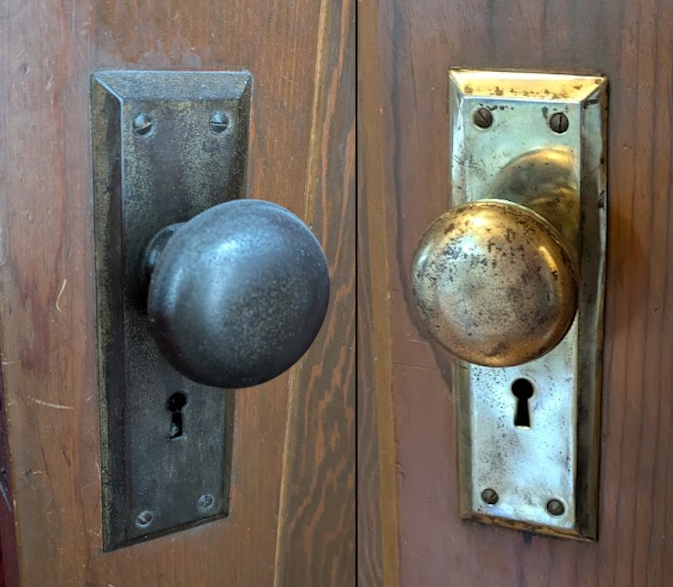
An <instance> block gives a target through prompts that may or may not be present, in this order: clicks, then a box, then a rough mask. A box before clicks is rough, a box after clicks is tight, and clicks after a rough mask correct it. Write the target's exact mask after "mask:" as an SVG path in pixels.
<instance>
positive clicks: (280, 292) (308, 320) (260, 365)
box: [146, 199, 329, 389]
mask: <svg viewBox="0 0 673 587" xmlns="http://www.w3.org/2000/svg"><path fill="white" fill-rule="evenodd" d="M162 241H164V242H162ZM146 258H147V260H148V264H149V271H151V280H150V288H149V295H148V314H149V320H150V327H151V331H152V335H153V337H154V339H155V341H156V343H157V345H158V347H159V349H160V350H161V352H162V353H163V355H164V357H165V358H166V360H167V361H168V362H169V363H170V364H171V366H172V367H173V368H175V369H176V370H177V371H179V372H180V373H182V374H183V375H184V376H186V377H188V378H189V379H192V380H194V381H196V382H198V383H201V384H204V385H210V386H214V387H221V388H234V389H235V388H242V387H249V386H252V385H257V384H260V383H264V382H265V381H268V380H270V379H273V378H274V377H276V376H278V375H280V374H281V373H283V372H284V371H285V370H287V369H288V368H290V367H291V366H292V365H293V364H294V363H296V362H297V361H298V360H299V359H300V358H301V356H302V355H303V354H304V353H305V352H306V350H307V349H308V348H309V346H310V345H311V343H312V342H313V340H314V339H315V337H316V336H317V334H318V331H319V330H320V327H321V326H322V323H323V320H324V318H325V313H326V311H327V304H328V301H329V271H328V266H327V260H326V259H325V255H324V253H323V251H322V248H321V247H320V244H319V243H318V241H317V240H316V238H315V237H314V236H313V234H312V233H311V231H310V230H309V228H308V227H307V226H306V225H305V224H304V223H303V222H302V221H301V220H300V219H299V218H297V217H296V216H295V215H294V214H292V213H291V212H290V211H288V210H286V209H285V208H283V207H281V206H278V205H277V204H273V203H271V202H265V201H262V200H245V199H244V200H233V201H230V202H226V203H223V204H220V205H218V206H214V207H212V208H209V209H208V210H206V211H204V212H203V213H201V214H199V215H198V216H195V217H194V218H192V219H191V220H190V221H189V222H187V223H185V224H183V225H175V226H172V227H168V228H167V229H164V231H162V232H161V233H159V234H158V235H157V236H156V237H155V239H154V241H153V244H151V245H150V248H149V250H148V253H147V256H146Z"/></svg>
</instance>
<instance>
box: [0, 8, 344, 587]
mask: <svg viewBox="0 0 673 587" xmlns="http://www.w3.org/2000/svg"><path fill="white" fill-rule="evenodd" d="M330 6H331V3H329V2H326V1H325V2H322V3H319V2H314V1H312V0H301V1H298V2H293V3H287V2H275V1H272V0H268V1H267V0H262V1H257V2H245V1H243V0H237V1H232V2H222V1H220V0H194V1H192V2H187V3H186V2H182V1H179V0H149V1H143V2H141V1H138V0H121V1H117V2H112V1H109V0H94V1H92V2H91V1H86V0H72V1H70V0H69V1H67V2H66V1H65V0H36V1H35V2H30V3H26V2H23V1H21V0H5V1H4V2H3V3H2V6H0V55H2V59H1V60H0V74H1V76H0V77H1V78H2V80H3V82H2V84H0V190H1V191H2V194H1V195H2V204H1V205H0V234H1V243H0V318H1V319H0V346H1V348H2V351H3V355H2V356H3V366H4V388H5V396H4V400H5V407H6V416H7V430H8V435H9V441H10V446H11V450H12V454H11V470H10V477H11V485H12V489H13V492H14V499H15V505H16V508H15V510H16V518H15V529H16V540H17V544H18V563H19V565H18V566H19V570H20V574H21V585H22V586H24V587H26V586H27V587H32V586H36V587H38V586H39V587H43V586H45V585H85V586H88V587H107V586H108V585H112V586H115V587H126V586H131V585H142V586H143V587H151V586H152V585H161V586H164V587H173V586H175V587H178V586H185V587H194V586H195V585H198V586H199V587H201V586H204V587H205V586H208V585H223V584H226V585H231V586H241V587H247V586H250V585H272V584H274V581H275V580H277V578H276V571H275V567H276V542H277V540H279V539H281V538H283V537H284V535H282V534H279V532H278V529H279V528H278V519H279V518H278V508H279V503H280V497H281V496H280V494H281V479H282V478H283V470H282V467H283V465H284V464H285V465H286V466H287V467H289V468H290V470H293V471H296V470H298V469H299V468H300V467H301V466H303V465H302V464H300V460H301V459H303V458H308V457H309V456H310V457H311V458H313V457H314V456H315V454H316V453H315V452H312V451H311V448H310V447H316V446H317V445H318V443H319V442H321V441H322V439H321V437H320V436H317V435H316V434H317V432H318V430H316V429H314V428H310V429H307V430H304V431H303V434H302V437H301V442H302V447H301V448H302V451H301V452H297V453H296V454H288V455H286V457H285V458H281V457H282V455H283V451H284V448H285V439H286V436H287V434H286V425H287V424H290V425H294V424H296V423H297V424H298V423H301V422H303V421H304V420H305V419H306V418H307V417H308V416H304V417H303V418H298V417H297V415H296V414H293V413H292V412H288V409H287V406H288V399H289V398H290V397H293V393H294V395H296V394H297V393H306V394H307V397H310V398H316V397H318V396H319V395H320V393H321V391H322V390H321V389H318V386H319V385H324V384H325V379H324V378H308V377H304V376H303V375H299V373H308V372H311V371H312V370H313V369H314V366H313V362H314V361H315V362H316V363H323V364H325V365H340V366H343V373H342V378H341V379H340V380H339V381H336V382H333V386H332V388H331V389H332V392H333V393H334V395H335V397H336V396H338V395H339V394H341V395H342V396H343V397H342V398H341V400H342V403H341V404H339V408H341V407H342V404H343V403H347V398H348V397H350V395H349V393H352V392H350V391H349V390H350V389H351V387H352V384H351V383H350V381H349V377H350V373H349V371H348V367H347V366H345V365H346V363H347V360H348V359H347V358H348V356H349V355H348V352H350V351H348V350H347V349H348V348H349V346H350V345H351V343H350V342H349V341H348V336H352V325H348V324H346V318H344V317H343V316H341V315H339V316H336V315H335V313H336V312H337V311H343V307H344V306H347V304H348V299H349V295H351V294H349V291H348V279H349V278H348V277H347V276H345V272H347V271H349V269H352V263H353V251H352V245H349V244H348V243H346V242H345V240H343V239H347V238H348V234H349V232H348V231H349V230H352V229H351V228H349V222H352V220H351V219H350V218H349V216H348V209H349V208H348V205H347V202H352V198H347V197H346V196H345V195H344V196H343V200H342V199H341V198H342V193H341V188H342V184H343V180H342V179H340V180H339V182H338V184H337V185H334V182H335V181H336V179H335V178H336V177H338V176H339V174H340V173H343V171H340V170H344V169H346V170H348V167H349V165H352V163H348V161H347V158H348V157H351V158H352V157H353V153H352V148H351V149H350V150H348V149H347V150H346V151H344V152H343V153H340V155H341V158H340V159H338V158H335V157H333V156H332V152H333V150H334V149H337V151H338V145H339V143H338V141H339V140H341V138H342V137H341V135H342V134H343V132H344V129H342V128H340V127H339V125H341V124H346V122H347V117H348V113H347V112H346V111H344V110H342V109H341V108H342V106H341V105H335V104H332V103H330V104H329V108H326V109H325V110H324V111H320V110H319V109H315V107H314V95H315V94H316V92H318V93H320V92H323V91H324V90H323V88H322V87H319V86H318V85H317V84H321V83H323V82H324V81H325V80H332V76H337V77H338V76H339V75H342V73H341V72H339V71H338V67H337V65H338V64H337V63H335V62H334V61H332V60H327V61H326V62H325V63H324V65H323V66H322V67H323V68H324V69H323V71H322V73H321V74H320V75H319V76H317V77H316V67H317V59H316V56H317V54H318V51H319V47H321V49H320V50H322V51H326V52H327V53H328V54H331V52H332V51H339V52H341V53H342V54H343V56H344V58H343V60H342V61H340V62H339V63H342V62H343V63H345V62H346V61H347V56H348V55H349V54H350V53H349V52H350V51H351V48H350V47H349V46H348V42H349V41H348V37H345V38H342V37H341V36H339V35H336V36H334V35H332V34H329V32H328V33H325V34H327V40H326V41H322V45H321V44H320V43H321V42H320V41H319V37H320V26H321V19H320V14H321V10H322V11H323V14H324V13H325V11H326V10H327V8H329V7H330ZM325 22H328V21H325ZM101 67H120V68H129V67H134V68H141V69H143V68H173V69H177V68H186V69H192V68H203V69H220V68H222V69H223V68H246V69H249V70H250V71H251V72H252V73H253V76H254V89H253V113H252V126H251V143H250V157H249V172H248V186H247V187H248V194H249V195H250V196H251V197H257V198H264V199H270V200H272V201H275V202H277V203H280V204H282V205H284V206H286V207H288V208H290V209H291V210H292V211H294V212H295V213H297V214H298V215H299V216H304V214H305V213H307V211H308V213H309V214H315V216H316V218H319V219H320V221H321V222H322V223H324V224H325V226H329V229H328V230H323V231H322V232H321V233H320V234H319V236H320V238H321V239H324V240H323V243H324V244H326V246H327V250H328V254H329V257H330V263H331V271H332V273H333V275H334V274H335V273H337V271H338V272H342V271H343V272H344V275H343V276H341V277H340V278H339V279H337V283H338V284H339V285H340V286H341V290H340V292H339V295H340V296H341V298H340V304H338V305H337V304H334V305H333V306H332V309H331V310H330V315H329V316H328V323H327V324H328V325H327V326H326V327H325V331H324V332H325V333H327V332H329V333H330V334H331V335H332V336H333V337H334V338H333V339H332V340H330V341H329V343H326V342H324V337H325V336H326V334H323V343H322V344H321V345H320V347H319V349H316V350H315V351H312V354H311V355H309V356H308V357H306V358H305V359H304V361H303V363H302V365H301V367H298V368H296V369H295V370H293V371H291V372H290V373H289V374H286V375H284V376H282V377H280V378H278V379H276V380H275V381H273V382H270V383H269V384H267V385H265V386H262V387H260V388H256V389H251V390H247V391H245V392H241V393H240V394H239V398H238V400H237V413H236V424H235V425H236V431H235V445H234V457H233V458H234V479H233V494H232V513H231V515H230V516H229V517H228V518H227V519H225V520H221V521H218V522H216V523H212V524H208V525H205V526H202V527H199V528H195V529H192V530H189V531H186V532H182V533H180V534H177V535H174V536H168V537H165V538H160V539H157V540H152V541H150V542H148V543H145V544H142V545H139V546H135V547H133V548H127V549H123V550H120V551H116V552H113V553H109V554H102V553H101V552H100V547H101V538H100V518H101V514H100V477H99V455H98V446H99V440H98V438H99V430H98V410H97V401H98V397H97V389H96V367H95V366H96V358H95V353H96V347H95V331H94V306H93V304H94V292H93V278H92V271H93V256H92V240H91V193H92V192H91V169H90V148H89V98H88V88H89V75H90V73H91V71H93V70H95V69H97V68H101ZM345 71H346V68H345V67H344V72H343V75H346V73H345ZM343 86H344V89H342V90H341V91H340V92H337V93H339V94H340V95H339V97H341V94H347V93H348V89H347V82H346V81H344V82H343ZM327 95H328V96H331V95H332V94H331V93H328V94H327ZM326 100H327V101H329V98H326ZM327 111H329V112H331V116H332V117H333V119H334V120H333V124H332V129H333V133H334V135H335V136H332V135H331V134H329V133H327V131H325V133H326V136H325V137H324V141H322V142H321V141H315V140H314V139H312V129H314V128H316V125H318V124H322V122H323V121H322V118H320V119H316V120H315V121H314V120H313V118H314V117H322V116H323V115H324V114H325V112H327ZM315 149H318V150H319V153H318V154H315V155H314V154H312V151H313V150H315ZM325 153H327V154H329V155H330V157H331V158H329V159H324V154H325ZM310 160H313V161H316V160H317V161H318V162H319V163H318V169H320V170H321V173H322V172H324V177H325V178H326V185H325V186H323V187H321V192H320V194H321V195H319V196H314V195H313V191H312V190H313V186H310V185H308V183H307V182H308V181H309V178H310V177H311V172H310V171H309V165H308V164H307V162H308V161H310ZM326 194H330V197H331V198H333V201H331V202H330V203H329V205H325V206H323V207H322V208H321V209H319V210H318V212H314V209H315V208H316V206H318V207H319V206H321V205H322V204H321V202H322V199H323V197H325V195H326ZM342 204H343V206H344V208H342ZM351 205H352V204H351ZM332 223H334V225H338V226H340V227H342V231H341V238H342V240H337V236H336V234H335V233H333V232H332V231H333V230H334V228H333V224H332ZM340 275H341V273H340ZM350 299H352V295H351V298H350ZM337 324H338V327H337V326H335V325H337ZM342 336H343V337H344V338H343V339H340V338H339V337H342ZM300 384H301V385H303V388H300V387H298V386H299V385H300ZM289 388H292V389H293V390H294V392H293V393H288V389H289ZM298 390H299V391H298ZM310 401H315V400H310ZM335 401H337V400H336V399H335ZM292 405H293V406H296V405H298V404H292ZM314 405H315V404H311V405H310V406H308V405H307V406H306V407H305V410H306V411H305V413H306V414H308V410H310V409H313V408H314ZM312 417H316V416H315V415H312ZM322 417H323V418H324V422H325V426H330V429H331V427H340V428H342V429H343V435H344V441H343V445H340V446H339V447H337V448H335V449H334V450H333V454H332V455H331V458H332V459H333V460H334V462H343V465H342V466H343V467H344V468H345V469H347V468H348V466H349V465H348V464H347V463H348V460H349V456H348V451H349V450H350V447H349V445H348V443H349V442H350V437H348V435H349V434H351V435H352V428H351V427H349V424H348V422H349V418H350V416H349V415H348V412H347V411H344V412H341V411H339V410H337V409H336V408H335V409H334V410H331V411H329V413H327V414H323V416H322ZM291 433H292V432H291V431H288V434H291ZM305 466H313V465H312V464H306V465H305ZM328 474H329V470H326V468H319V470H318V473H317V475H318V483H319V484H320V483H321V482H322V478H321V476H322V475H328ZM288 479H290V477H288ZM295 480H296V481H298V482H299V483H303V482H304V478H301V477H299V478H297V479H295ZM301 490H302V491H303V490H305V488H304V487H303V486H302V488H301ZM323 501H324V503H323V507H324V508H326V509H327V510H330V509H331V508H334V509H339V508H342V509H344V514H343V520H344V521H346V520H347V517H348V512H347V508H348V503H349V498H348V492H347V491H345V492H344V493H339V494H337V493H336V492H335V493H332V494H329V495H325V497H324V498H323ZM297 507H298V506H297V502H296V501H287V502H286V510H285V516H286V517H287V519H291V518H293V517H294V516H296V515H297V512H296V511H295V510H296V508H297ZM326 519H329V523H328V524H327V526H329V530H330V531H333V532H344V533H345V532H348V525H347V524H346V523H344V525H343V526H342V527H338V526H337V525H334V520H333V519H332V518H327V517H326ZM322 530H323V527H322V526H319V527H318V528H317V529H316V531H315V533H314V536H313V539H314V540H315V542H316V544H320V543H321V542H324V541H327V540H334V541H335V542H339V541H341V542H342V543H344V544H348V538H346V537H345V536H341V535H339V536H338V537H336V538H335V537H334V536H332V535H330V534H324V535H323V534H322ZM302 531H305V530H302ZM3 538H4V539H5V540H6V539H7V538H6V537H3ZM309 546H310V545H307V544H306V543H304V544H300V541H299V540H297V539H294V538H293V540H292V548H290V549H286V550H285V552H284V556H285V557H286V561H285V564H286V566H287V567H288V568H292V565H293V563H292V560H293V557H294V556H297V557H298V558H297V560H298V563H297V564H298V565H299V566H297V569H299V568H301V567H304V566H305V565H306V561H307V560H310V561H311V563H310V566H311V567H313V566H314V565H316V564H319V562H320V559H319V558H315V557H314V554H313V553H311V552H310V551H309V550H308V549H309ZM300 547H301V549H302V552H298V551H297V550H296V549H297V548H300ZM304 551H306V552H304ZM315 556H317V555H315ZM348 557H349V555H348V553H346V554H343V555H342V558H341V559H340V562H341V563H342V564H344V565H346V566H347V565H348V564H351V565H352V564H353V563H352V558H348ZM299 573H301V571H299V570H297V571H296V574H295V576H298V574H299Z"/></svg>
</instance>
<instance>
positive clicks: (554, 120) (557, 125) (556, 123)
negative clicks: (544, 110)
mask: <svg viewBox="0 0 673 587" xmlns="http://www.w3.org/2000/svg"><path fill="white" fill-rule="evenodd" d="M569 124H570V123H569V122H568V117H567V116H566V115H565V114H563V113H562V112H557V113H556V114H553V115H552V117H551V118H550V119H549V126H550V128H551V129H552V130H553V131H554V132H557V133H559V134H561V133H564V132H565V131H567V130H568V125H569Z"/></svg>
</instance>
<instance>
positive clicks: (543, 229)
mask: <svg viewBox="0 0 673 587" xmlns="http://www.w3.org/2000/svg"><path fill="white" fill-rule="evenodd" d="M574 265H575V264H574V261H573V255H571V253H569V248H568V247H567V246H566V245H565V244H564V243H563V238H562V236H561V235H560V234H559V233H558V231H557V230H556V229H555V228H554V227H553V226H552V225H551V224H550V223H549V222H547V221H546V220H545V219H544V218H543V217H542V216H540V215H539V214H537V213H536V212H534V211H533V210H531V209H529V208H526V207H524V206H520V205H519V204H515V203H513V202H506V201H503V200H479V201H477V202H469V203H466V204H463V205H462V206H458V207H456V208H453V209H452V210H449V211H448V212H446V213H444V214H442V215H441V216H440V217H439V218H438V219H437V220H436V221H435V222H433V223H432V225H431V226H430V228H428V230H427V231H426V233H425V234H424V235H423V238H422V239H421V241H420V243H419V245H418V248H417V249H416V256H415V258H414V265H413V267H414V269H413V283H414V294H415V296H416V301H417V303H418V308H419V310H420V314H421V316H422V318H423V320H424V322H425V324H426V326H427V328H428V330H429V332H430V333H431V334H432V335H433V336H434V337H435V338H436V339H437V340H438V341H439V342H440V344H442V346H444V347H445V348H446V349H447V350H448V351H450V352H451V353H453V354H454V355H456V356H458V357H459V358H461V359H463V360H465V361H468V362H470V363H476V364H478V365H485V366H489V367H506V366H511V365H520V364H522V363H527V362H528V361H531V360H533V359H537V358H539V357H541V356H543V355H545V354H546V353H548V352H549V351H550V350H551V349H553V348H554V347H555V346H556V345H557V344H558V343H559V342H560V341H561V339H562V338H563V337H564V336H565V334H566V333H567V332H568V329H569V328H570V325H571V324H572V322H573V319H574V318H575V313H576V311H577V277H576V273H577V270H576V268H575V266H574Z"/></svg>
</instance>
